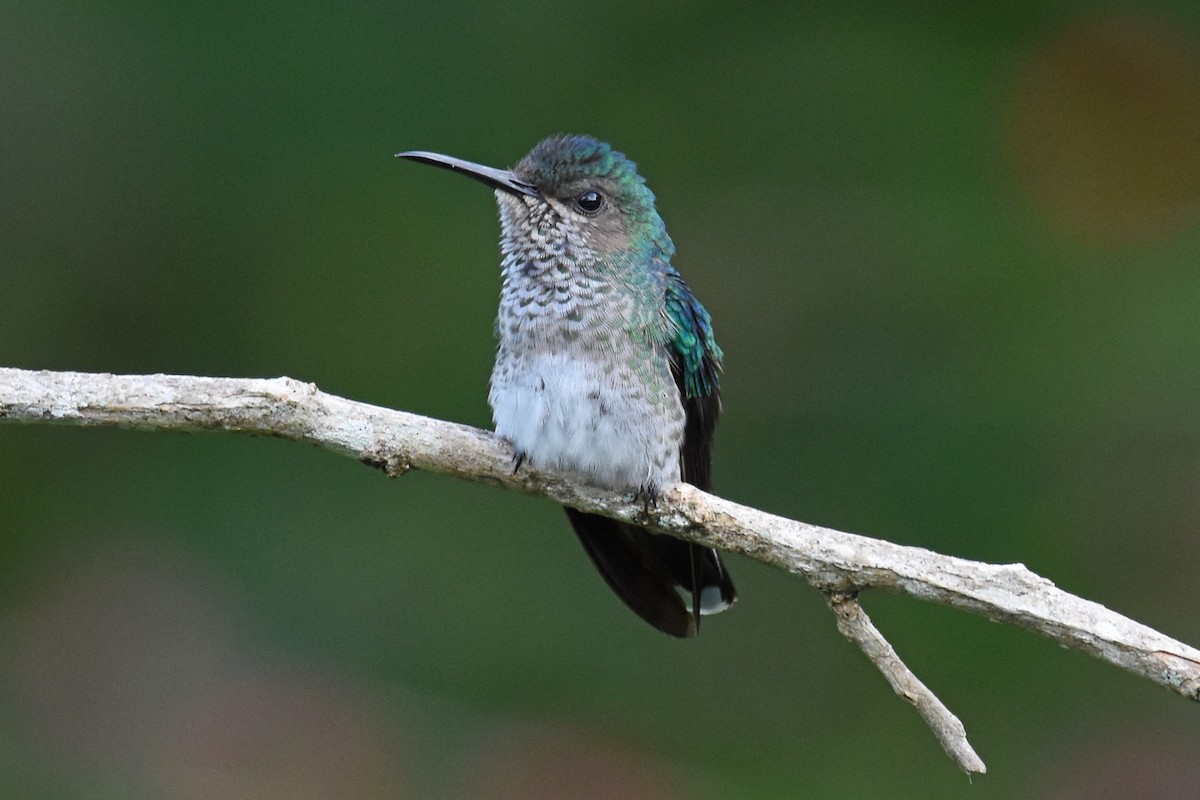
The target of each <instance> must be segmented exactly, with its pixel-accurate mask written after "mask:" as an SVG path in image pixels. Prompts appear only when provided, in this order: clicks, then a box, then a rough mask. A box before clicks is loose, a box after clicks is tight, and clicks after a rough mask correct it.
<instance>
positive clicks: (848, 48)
mask: <svg viewBox="0 0 1200 800" xmlns="http://www.w3.org/2000/svg"><path fill="white" fill-rule="evenodd" d="M803 5H804V4H784V3H777V4H755V5H742V6H738V7H737V8H736V10H734V8H733V7H732V6H730V5H729V4H726V3H707V4H698V3H689V4H683V3H674V4H661V5H656V6H648V5H647V4H644V3H634V2H620V3H607V4H606V3H590V4H578V5H571V6H568V5H565V4H559V3H536V2H527V3H512V4H492V3H483V2H478V3H464V4H460V3H448V4H441V5H434V4H428V5H408V4H401V3H342V4H329V5H319V4H312V3H300V4H293V3H282V2H260V3H253V4H243V3H210V4H194V5H193V4H164V3H117V4H88V3H40V4H33V3H28V4H25V3H7V4H5V5H4V7H3V8H2V9H0V175H2V178H0V364H4V365H7V366H17V367H26V368H44V369H70V370H89V371H104V372H130V373H145V372H167V373H189V374H201V375H233V376H275V375H283V374H286V375H289V376H292V377H295V378H299V379H303V380H307V381H313V382H315V383H317V384H318V385H319V386H320V387H321V388H323V389H325V390H327V391H330V392H335V393H338V394H343V395H346V396H349V397H352V398H355V399H359V400H365V401H369V402H372V403H377V404H381V405H387V406H392V407H396V408H402V409H406V410H410V411H415V412H419V413H424V414H429V415H433V416H437V417H441V418H446V419H452V420H459V421H462V422H466V423H470V424H474V425H479V426H487V425H488V424H489V422H490V417H489V411H488V409H487V405H486V384H487V377H488V373H489V369H490V364H491V358H492V352H493V342H492V334H491V326H492V320H493V317H494V313H495V304H496V294H497V286H498V273H497V268H496V265H497V262H498V256H497V248H496V234H497V225H496V221H495V210H494V203H493V200H492V198H491V197H490V195H489V193H488V191H487V190H485V189H483V188H482V187H480V186H478V185H476V184H473V183H470V182H468V181H465V180H462V179H461V178H457V177H454V176H451V175H448V174H446V173H442V172H438V171H435V170H432V169H428V168H424V167H420V166H417V165H413V164H409V163H401V162H397V161H395V160H394V159H393V158H392V154H393V153H394V152H396V151H398V150H404V149H413V148H417V149H432V150H440V151H442V152H447V153H451V154H454V155H458V156H462V157H465V158H470V159H474V160H477V161H483V162H486V163H491V164H495V165H497V166H503V165H507V164H511V163H514V162H515V161H516V160H517V159H518V158H519V157H520V156H521V155H523V154H524V153H525V151H527V150H528V149H529V148H530V147H531V146H532V145H533V144H534V143H535V142H536V141H538V140H539V139H540V138H542V137H543V136H545V135H547V134H550V133H554V132H559V131H566V132H581V133H584V132H586V133H591V134H594V135H597V136H600V137H602V138H605V139H608V140H610V141H611V142H613V143H614V145H615V146H617V147H618V148H619V149H621V150H623V151H625V152H626V153H628V154H629V155H630V156H631V157H632V158H634V159H635V160H636V161H638V162H639V164H640V165H641V167H642V172H643V174H644V175H646V176H647V179H648V182H649V184H650V185H651V187H652V188H653V189H654V191H655V192H656V194H657V195H658V197H659V207H660V210H661V211H662V212H663V215H664V217H665V218H666V220H667V222H668V225H669V228H670V230H671V233H672V235H673V237H674V239H675V241H676V244H677V245H678V248H679V255H678V257H677V261H676V263H677V266H678V267H679V268H680V269H681V271H682V272H683V273H684V274H685V276H686V277H687V279H688V280H689V282H690V283H691V284H692V286H693V287H694V289H695V290H696V292H697V293H698V295H699V296H700V297H701V298H702V299H703V300H704V302H705V303H706V304H707V306H708V307H709V309H710V310H711V311H712V314H713V317H714V319H715V321H716V326H717V332H718V336H719V338H720V342H721V344H722V346H723V347H724V350H725V353H726V363H727V370H726V377H725V382H724V387H725V398H726V406H725V408H726V413H725V416H724V418H723V422H722V425H721V428H720V430H719V431H718V438H717V447H716V456H715V458H716V464H715V477H716V486H717V491H718V492H719V493H721V494H723V495H724V496H727V497H730V498H732V499H734V500H737V501H740V502H743V503H748V504H752V505H756V506H760V507H762V508H764V509H767V510H770V511H774V512H777V513H781V514H785V515H789V516H792V517H795V518H798V519H803V520H806V521H811V522H816V523H819V524H824V525H829V526H832V527H837V528H841V529H844V530H852V531H857V532H861V533H867V534H871V535H875V536H879V537H882V538H887V539H890V540H893V541H897V542H904V543H909V544H916V545H921V546H925V547H929V548H932V549H934V550H938V551H941V552H946V553H952V554H956V555H961V556H965V557H969V558H976V559H983V560H989V561H997V562H1011V561H1020V562H1023V563H1025V564H1027V565H1028V566H1029V567H1031V568H1032V569H1034V570H1035V571H1037V572H1039V573H1041V574H1043V575H1046V576H1047V577H1049V578H1051V579H1053V580H1054V581H1055V582H1056V583H1058V584H1059V585H1060V586H1062V587H1063V588H1065V589H1067V590H1069V591H1073V592H1076V593H1079V594H1082V595H1084V596H1086V597H1089V598H1092V599H1095V600H1097V601H1099V602H1101V603H1104V604H1106V605H1108V606H1110V607H1113V608H1115V609H1117V610H1119V611H1121V612H1124V613H1127V614H1129V615H1131V616H1133V617H1134V618H1135V619H1138V620H1140V621H1143V622H1145V623H1147V624H1149V625H1151V626H1154V627H1156V628H1159V629H1161V630H1163V631H1165V632H1167V633H1169V634H1171V635H1174V636H1177V637H1179V638H1182V639H1184V640H1185V641H1189V642H1191V643H1193V644H1196V643H1200V591H1197V582H1196V577H1197V573H1198V568H1200V536H1198V522H1200V416H1198V415H1197V411H1198V409H1200V369H1198V365H1200V324H1198V314H1197V308H1198V304H1200V303H1198V301H1200V224H1198V223H1200V8H1198V7H1197V6H1196V4H1195V3H1194V2H1178V3H1151V4H1145V3H1142V4H1136V5H1134V4H1129V5H1128V6H1122V5H1120V4H1113V3H1105V4H1102V5H1101V6H1093V5H1091V4H1086V3H1062V2H1050V3H1046V2H1038V3H1011V4H960V5H959V7H957V9H954V10H951V9H948V8H942V7H941V6H940V5H936V6H935V4H904V5H900V4H887V3H871V4H863V5H859V6H855V7H854V8H853V9H852V8H849V7H842V6H841V4H837V8H836V9H829V10H825V11H817V10H812V9H806V8H804V7H803ZM0 496H2V502H0V537H2V538H0V556H2V557H0V796H2V797H5V798H9V797H11V798H112V799H113V800H116V799H117V798H151V797H154V798H189V799H191V798H195V799H196V800H202V799H205V798H218V797H237V798H301V799H303V798H318V797H321V798H324V797H355V798H366V799H367V800H373V799H374V798H392V797H417V798H439V799H440V798H460V797H463V798H465V797H482V798H518V797H521V798H542V797H559V798H616V797H641V798H649V799H650V800H656V798H674V799H676V800H678V799H680V798H698V799H700V800H709V799H711V798H791V797H798V796H823V797H839V798H840V797H848V798H853V797H888V798H909V797H913V798H918V797H919V798H958V797H971V798H981V799H982V798H1125V797H1133V796H1137V797H1141V798H1193V797H1195V796H1196V794H1197V792H1200V789H1197V788H1196V787H1197V786H1198V785H1200V759H1197V757H1196V756H1197V752H1198V746H1200V714H1198V710H1197V708H1196V707H1195V706H1194V705H1192V704H1189V703H1187V702H1186V701H1184V700H1182V699H1180V698H1179V697H1177V696H1174V695H1172V694H1170V693H1168V692H1166V691H1164V690H1162V689H1160V688H1157V687H1155V686H1153V685H1151V684H1150V683H1148V682H1146V681H1143V680H1139V679H1136V678H1134V677H1132V676H1129V675H1127V674H1124V673H1122V672H1120V671H1118V670H1117V669H1115V668H1113V667H1110V666H1106V665H1104V664H1101V663H1100V662H1098V661H1095V660H1093V659H1090V658H1088V657H1085V656H1083V655H1080V654H1078V653H1076V652H1068V651H1065V650H1062V649H1060V648H1058V647H1056V646H1054V645H1053V644H1051V643H1050V642H1048V641H1046V640H1042V639H1040V638H1038V637H1035V636H1033V635H1031V634H1027V633H1024V632H1020V631H1017V630H1014V629H1012V628H1010V627H1007V626H1000V625H992V624H989V623H987V622H985V621H983V620H982V619H979V618H976V617H971V616H968V615H965V614H962V613H958V612H952V611H949V610H946V609H943V608H939V607H932V606H928V605H924V604H921V603H919V602H917V601H914V600H910V599H907V598H902V597H897V596H891V595H884V594H880V593H874V592H873V593H869V594H868V595H866V596H865V599H864V604H865V607H866V608H867V610H868V612H869V613H871V614H872V615H873V617H874V618H875V620H876V622H877V623H878V624H879V625H880V627H881V628H882V629H883V630H884V632H885V633H886V634H887V635H888V636H889V637H890V638H891V640H892V642H893V643H894V644H895V646H896V647H897V649H898V650H899V652H900V653H901V655H902V656H903V657H905V658H906V660H907V661H908V663H909V664H910V665H911V666H912V667H913V668H914V669H915V670H916V671H917V673H918V674H919V675H920V676H921V677H922V678H923V679H924V680H925V681H926V682H927V683H928V684H929V685H930V686H931V687H932V688H933V689H934V690H935V691H936V692H937V693H938V694H939V695H940V696H941V697H942V698H943V699H944V700H945V701H946V702H947V703H948V704H949V705H950V707H951V708H952V709H953V710H954V711H955V712H957V713H958V714H959V715H960V716H961V718H962V719H963V721H964V722H965V724H966V726H967V730H968V733H969V734H970V736H971V739H972V741H973V743H974V744H975V746H976V748H977V749H978V751H979V752H980V754H981V755H982V757H983V758H984V760H985V761H986V762H987V764H988V767H989V770H990V771H989V773H988V774H987V775H985V776H981V777H976V778H975V779H974V780H973V781H971V782H969V781H968V780H967V778H966V777H965V776H963V775H962V774H961V773H959V772H958V771H957V770H956V769H955V768H954V767H953V766H952V764H951V763H950V762H949V761H948V760H947V759H946V758H945V756H944V755H943V754H942V752H941V751H940V749H939V747H938V745H937V744H936V743H935V741H934V740H933V738H932V736H931V735H930V734H929V733H928V731H927V730H926V729H925V728H924V726H923V724H922V723H921V722H920V720H919V719H918V717H917V716H916V714H915V713H913V711H912V709H911V708H909V707H908V706H907V705H906V704H905V703H903V702H901V701H899V700H897V699H896V698H895V697H893V696H892V694H891V692H890V691H889V690H888V688H887V687H886V685H885V684H884V682H883V680H882V679H881V678H880V676H879V675H878V674H877V673H876V672H875V671H874V669H873V668H872V667H871V666H870V665H869V664H868V663H867V662H866V660H865V659H864V658H863V656H862V655H861V654H860V653H859V652H858V651H857V650H855V649H854V648H853V647H852V646H851V645H849V644H847V643H846V642H845V641H843V640H842V639H841V638H840V637H839V635H838V634H837V633H836V631H835V628H834V623H833V619H832V616H831V615H830V613H829V612H828V611H827V610H826V608H825V606H824V603H823V601H822V598H821V597H820V595H819V594H817V593H816V592H814V591H812V590H811V589H809V588H808V587H807V586H805V585H804V584H803V583H802V582H800V581H799V580H797V579H794V578H792V577H789V576H787V575H784V574H783V573H780V572H776V571H774V570H771V569H769V568H766V567H763V566H761V565H759V564H756V563H754V562H751V561H749V560H747V559H744V558H738V557H731V558H730V562H731V568H732V570H733V572H734V575H735V577H736V580H737V582H738V586H739V589H740V590H741V594H742V600H741V602H740V603H739V605H738V607H737V608H736V610H735V611H733V612H732V613H730V614H727V615H724V616H723V617H720V618H715V619H712V620H710V622H709V623H708V624H706V625H705V631H704V635H703V636H701V637H700V638H699V639H698V640H695V641H689V642H678V641H673V640H669V639H668V638H667V637H664V636H661V635H660V634H657V633H656V632H654V631H653V630H651V629H650V628H649V627H648V626H646V625H644V624H642V623H640V622H639V621H638V620H637V619H635V618H634V617H633V616H632V615H631V614H630V613H629V612H627V611H626V610H625V609H624V608H623V607H622V606H621V605H620V604H619V603H618V602H617V601H616V600H615V599H614V597H613V596H611V595H610V593H609V592H608V590H607V589H606V588H605V587H604V585H603V584H602V582H601V581H600V580H599V578H598V577H597V576H596V574H595V573H594V572H593V570H592V568H591V567H590V565H589V564H588V563H587V559H586V558H585V556H584V554H583V553H582V551H581V550H580V548H579V546H578V544H577V543H576V542H575V540H574V537H573V536H572V535H571V533H570V530H569V527H568V525H567V524H566V520H565V519H564V518H563V516H562V512H561V511H560V510H559V509H557V508H556V507H554V506H553V505H552V504H550V503H548V502H544V501H538V500H534V499H531V498H528V497H521V496H517V495H513V494H508V493H504V492H500V491H496V490H494V489H490V488H486V487H482V486H475V485H469V484H466V483H462V482H457V481H454V480H451V479H447V478H441V477H436V476H431V475H424V474H410V475H407V476H405V477H404V478H402V479H400V480H396V481H388V480H386V479H384V478H383V477H382V476H381V475H380V473H378V472H376V471H369V470H365V469H362V468H361V467H359V466H357V465H356V464H354V463H353V462H352V461H349V460H346V459H344V458H338V457H335V456H332V455H329V454H327V453H323V452H320V451H317V450H315V449H312V448H305V447H302V446H299V445H296V444H291V443H286V442H281V441H274V440H266V439H258V440H252V439H249V438H247V437H237V436H229V435H196V436H181V435H159V434H146V433H125V432H119V431H112V430H91V431H83V430H68V429H55V428H50V427H44V426H25V427H16V426H11V425H10V426H4V427H3V428H0Z"/></svg>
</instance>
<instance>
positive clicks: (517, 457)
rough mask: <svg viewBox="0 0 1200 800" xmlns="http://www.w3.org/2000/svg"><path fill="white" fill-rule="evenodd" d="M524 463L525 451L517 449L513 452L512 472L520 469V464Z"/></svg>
mask: <svg viewBox="0 0 1200 800" xmlns="http://www.w3.org/2000/svg"><path fill="white" fill-rule="evenodd" d="M524 463H525V451H524V450H518V451H517V452H515V453H513V471H512V474H513V475H516V474H517V472H518V471H519V470H520V469H521V465H522V464H524Z"/></svg>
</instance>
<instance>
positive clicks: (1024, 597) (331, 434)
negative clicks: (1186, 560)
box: [0, 367, 1200, 774]
mask: <svg viewBox="0 0 1200 800" xmlns="http://www.w3.org/2000/svg"><path fill="white" fill-rule="evenodd" d="M4 422H9V423H22V422H23V423H32V424H52V425H75V426H100V427H121V428H137V429H143V430H176V431H197V430H225V431H234V432H241V433H253V434H267V435H272V436H278V437H282V438H286V439H294V440H297V441H303V442H308V443H310V444H315V445H317V446H319V447H322V448H324V449H327V450H331V451H333V452H336V453H341V454H342V455H347V456H350V457H352V458H355V459H356V460H358V461H360V462H362V463H364V464H366V465H368V466H372V467H376V468H378V469H382V470H383V471H384V472H386V473H387V474H388V475H389V476H392V477H396V476H399V475H402V474H404V473H405V472H407V471H408V470H410V469H422V470H425V471H428V472H436V473H440V474H444V475H453V476H455V477H459V478H464V479H467V480H473V481H478V482H482V483H488V484H491V485H494V486H499V487H502V488H506V489H511V490H515V491H519V492H523V493H526V494H535V495H543V496H545V497H549V498H551V499H553V500H555V501H557V502H559V503H562V504H564V505H568V506H571V507H573V508H577V509H579V510H581V511H587V512H591V513H596V514H603V515H606V516H610V517H613V518H616V519H621V520H625V521H634V520H636V521H637V523H638V524H639V525H643V526H645V527H648V528H651V529H653V530H656V531H659V532H662V533H667V534H670V535H672V536H675V537H677V538H680V539H685V540H687V541H692V542H697V543H699V544H703V545H707V546H710V547H717V548H720V549H722V550H729V551H731V552H736V553H741V554H743V555H746V556H749V557H751V558H753V559H756V560H758V561H761V562H763V563H765V564H771V565H773V566H776V567H780V568H782V569H785V570H788V571H790V572H794V573H796V574H797V575H799V576H800V577H802V578H804V579H805V580H806V581H807V582H808V583H809V584H811V585H812V586H814V587H816V588H817V589H819V590H820V591H821V592H823V593H824V594H825V596H826V599H827V601H828V603H829V606H830V608H831V610H832V611H833V612H834V614H835V617H836V620H837V626H838V630H839V631H840V632H841V633H842V635H843V636H845V637H846V638H847V639H849V640H850V641H852V642H854V643H855V644H856V645H858V647H859V648H860V649H861V650H862V651H863V653H864V654H865V655H866V656H867V658H868V659H870V660H871V662H872V663H873V664H875V666H876V667H877V668H878V669H879V670H880V672H881V673H883V676H884V678H885V679H886V680H887V682H888V683H889V685H891V687H892V689H893V690H894V691H895V692H896V693H897V694H898V695H900V696H901V697H903V698H904V699H905V700H907V701H908V702H910V703H912V704H913V706H914V707H915V708H916V710H917V713H918V714H920V715H921V717H922V719H924V720H925V722H926V724H927V725H929V728H930V730H931V731H932V732H933V734H934V736H935V737H937V739H938V742H939V743H940V744H941V745H942V747H943V749H945V751H946V754H947V755H948V756H950V758H951V759H952V760H953V761H954V763H955V764H957V765H958V766H959V767H960V768H961V769H962V770H964V771H965V772H967V773H968V774H970V773H975V772H980V773H982V772H985V771H986V768H985V766H984V763H983V761H981V760H980V758H979V756H978V755H976V753H975V751H974V750H973V749H972V748H971V745H970V743H969V742H968V741H967V737H966V733H965V731H964V729H963V725H962V723H961V722H960V721H959V720H958V718H957V717H955V716H954V715H953V714H952V713H951V712H950V711H949V709H947V708H946V706H945V705H944V704H942V702H941V701H940V700H938V699H937V697H936V696H934V694H933V693H932V692H931V691H930V690H929V689H928V688H927V687H926V686H925V685H924V684H923V683H921V681H920V680H919V679H917V677H916V676H915V675H914V674H913V673H912V671H911V670H909V669H908V667H907V666H905V665H904V662H903V661H901V660H900V657H899V656H898V655H897V654H896V651H895V649H894V648H892V646H891V645H890V644H889V643H888V642H887V640H886V639H884V637H883V635H882V634H881V633H880V632H879V630H878V629H876V628H875V626H874V625H873V624H872V623H871V620H870V618H869V617H867V615H866V613H865V612H864V611H863V610H862V608H861V606H860V605H859V602H858V595H859V593H860V592H861V591H862V590H865V589H873V588H881V589H891V590H893V591H897V592H901V593H903V594H907V595H910V596H912V597H915V598H918V599H921V600H925V601H928V602H932V603H937V604H939V605H946V606H951V607H954V608H958V609H962V610H964V611H970V612H972V613H975V614H979V615H981V616H984V617H986V618H988V619H991V620H994V621H996V622H1004V623H1008V624H1011V625H1016V626H1017V627H1021V628H1025V629H1027V630H1030V631H1034V632H1036V633H1039V634H1042V635H1043V636H1046V637H1048V638H1050V639H1053V640H1054V641H1056V642H1058V643H1060V644H1062V645H1063V646H1065V647H1069V648H1072V649H1075V650H1080V651H1082V652H1085V653H1088V654H1089V655H1092V656H1095V657H1096V658H1099V659H1101V660H1104V661H1107V662H1109V663H1111V664H1115V665H1116V666H1118V667H1121V668H1122V669H1125V670H1127V671H1129V672H1132V673H1133V674H1135V675H1139V676H1141V677H1144V678H1148V679H1149V680H1151V681H1154V682H1155V683H1158V684H1160V685H1162V686H1164V687H1166V688H1168V689H1170V690H1171V691H1173V692H1176V693H1177V694H1180V695H1182V696H1184V697H1186V698H1188V699H1190V700H1193V701H1200V650H1197V649H1196V648H1194V647H1191V646H1189V645H1186V644H1184V643H1183V642H1179V641H1176V640H1174V639H1172V638H1170V637H1168V636H1166V635H1164V634H1162V633H1159V632H1158V631H1155V630H1153V629H1151V628H1149V627H1147V626H1145V625H1142V624H1140V623H1137V622H1134V621H1133V620H1131V619H1128V618H1127V617H1124V616H1122V615H1120V614H1117V613H1116V612H1114V611H1111V610H1109V609H1107V608H1105V607H1104V606H1102V605H1100V604H1098V603H1094V602H1092V601H1090V600H1085V599H1083V598H1081V597H1077V596H1075V595H1072V594H1070V593H1068V592H1064V591H1063V590H1061V589H1059V588H1058V587H1056V586H1055V585H1054V584H1053V583H1051V582H1050V581H1049V580H1047V579H1045V578H1043V577H1041V576H1039V575H1035V574H1034V573H1032V572H1030V571H1029V570H1028V569H1026V568H1025V567H1024V566H1023V565H1021V564H1003V565H998V564H985V563H981V562H977V561H969V560H967V559H963V558H956V557H954V556H945V555H940V554H938V553H934V552H931V551H929V550H925V549H922V548H919V547H908V546H904V545H898V544H892V543H891V542H886V541H883V540H880V539H872V538H869V537H866V536H859V535H857V534H852V533H845V532H842V531H837V530H833V529H831V528H822V527H819V526H817V525H810V524H808V523H804V522H798V521H795V520H791V519H786V518H784V517H779V516H775V515H773V514H768V513H766V512H764V511H760V510H758V509H755V508H750V507H748V506H743V505H739V504H737V503H733V502H731V501H729V500H725V499H722V498H720V497H716V496H715V495H711V494H708V493H706V492H702V491H700V490H699V489H696V488H695V487H693V486H689V485H688V484H677V485H675V486H674V487H671V488H670V489H668V490H667V491H666V492H664V493H663V495H662V496H661V497H660V498H659V501H658V502H657V503H655V504H653V506H651V507H650V508H648V509H647V508H644V507H643V504H642V503H640V502H638V501H637V500H636V499H631V498H630V497H629V495H628V494H620V493H617V492H611V491H607V490H603V489H597V488H595V487H592V486H588V485H586V484H582V483H578V482H576V481H574V480H572V479H570V478H567V477H564V476H561V475H554V474H550V473H545V472H541V471H538V470H536V469H531V468H530V467H529V466H528V465H526V466H525V467H523V468H522V469H520V470H519V471H516V472H514V470H513V468H512V466H513V455H514V454H513V451H512V448H511V447H510V446H509V445H508V444H507V443H506V442H504V441H502V440H500V439H499V438H497V437H496V436H495V435H493V434H491V433H488V432H487V431H482V430H479V429H476V428H471V427H469V426H466V425H459V424H457V423H453V422H445V421H442V420H436V419H430V418H428V417H421V416H418V415H416V414H410V413H407V412H403V411H394V410H391V409H386V408H381V407H379V406H373V405H369V404H366V403H359V402H356V401H353V400H347V399H345V398H342V397H337V396H335V395H330V394H326V393H324V392H322V391H320V390H319V389H317V387H316V386H314V385H313V384H311V383H302V382H300V381H296V380H292V379H291V378H273V379H260V378H201V377H193V376H186V375H109V374H97V373H80V372H47V371H33V370H20V369H11V368H2V367H0V423H4Z"/></svg>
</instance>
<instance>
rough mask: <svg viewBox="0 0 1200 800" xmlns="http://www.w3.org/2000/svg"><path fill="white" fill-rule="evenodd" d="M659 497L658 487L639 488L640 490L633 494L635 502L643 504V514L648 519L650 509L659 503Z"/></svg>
mask: <svg viewBox="0 0 1200 800" xmlns="http://www.w3.org/2000/svg"><path fill="white" fill-rule="evenodd" d="M658 496H659V494H658V487H657V486H649V485H646V486H639V487H638V490H637V491H636V492H634V493H633V502H635V503H641V504H642V513H643V514H645V515H646V516H647V517H648V516H650V509H651V508H652V507H653V506H654V504H655V503H657V502H658Z"/></svg>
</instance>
